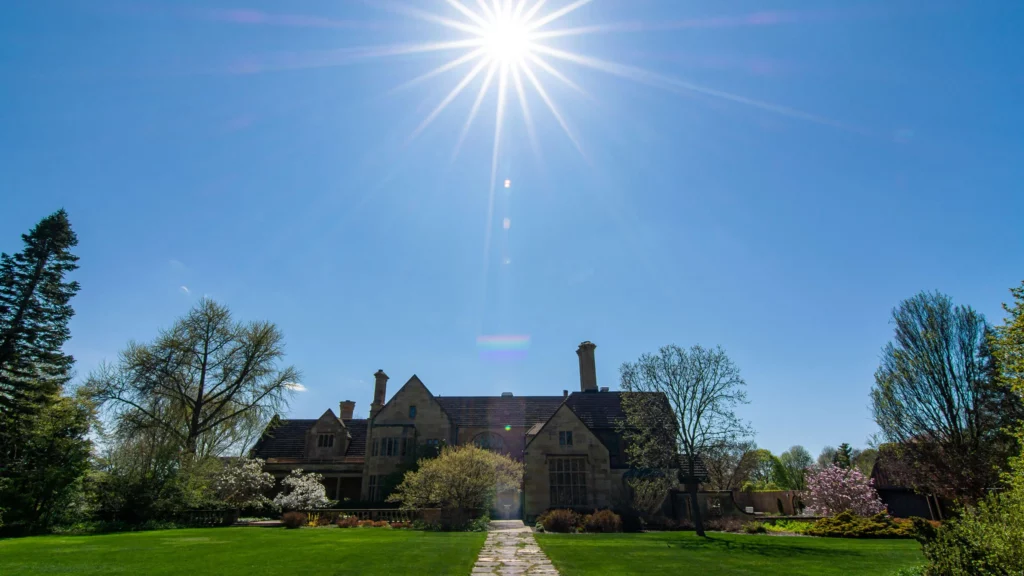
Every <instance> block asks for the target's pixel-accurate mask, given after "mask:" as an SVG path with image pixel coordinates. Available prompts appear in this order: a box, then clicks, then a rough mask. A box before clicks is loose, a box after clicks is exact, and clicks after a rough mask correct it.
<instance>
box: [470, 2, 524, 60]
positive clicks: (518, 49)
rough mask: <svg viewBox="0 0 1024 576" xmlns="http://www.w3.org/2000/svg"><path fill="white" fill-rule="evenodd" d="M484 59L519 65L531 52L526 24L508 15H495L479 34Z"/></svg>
mask: <svg viewBox="0 0 1024 576" xmlns="http://www.w3.org/2000/svg"><path fill="white" fill-rule="evenodd" d="M480 39H481V40H482V41H483V49H484V53H485V55H486V57H487V58H488V59H489V60H490V61H492V62H498V63H500V64H502V65H520V64H522V63H523V62H525V60H526V57H527V56H528V55H529V54H530V52H531V50H532V44H533V43H532V41H531V40H530V31H529V27H528V24H527V22H524V21H522V20H521V19H519V18H517V17H516V16H515V15H512V14H508V13H499V14H495V15H494V16H493V17H492V18H491V20H490V21H488V22H487V26H485V27H483V28H482V29H481V32H480Z"/></svg>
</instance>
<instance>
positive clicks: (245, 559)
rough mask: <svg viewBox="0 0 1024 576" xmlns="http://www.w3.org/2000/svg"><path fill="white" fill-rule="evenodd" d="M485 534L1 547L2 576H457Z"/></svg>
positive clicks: (276, 532) (268, 531)
mask: <svg viewBox="0 0 1024 576" xmlns="http://www.w3.org/2000/svg"><path fill="white" fill-rule="evenodd" d="M485 536H486V535H485V534H483V533H465V532H463V533H457V532H420V531H414V530H391V529H385V528H348V529H338V528H319V529H301V530H285V529H283V528H202V529H196V530H160V531H154V532H133V533H124V534H105V535H99V536H39V537H33V538H20V539H11V540H0V574H2V575H4V576H13V575H14V574H76V575H78V574H147V575H150V574H154V575H157V574H186V575H188V576H198V575H200V574H246V575H255V574H273V575H281V574H300V575H304V576H305V575H309V576H314V575H315V576H327V575H331V574H366V575H370V576H372V575H376V574H383V575H387V576H400V575H403V574H410V575H412V574H415V575H425V574H457V575H458V576H465V575H467V574H469V572H470V571H471V570H472V567H473V563H474V562H475V561H476V556H477V554H478V553H479V552H480V547H481V546H483V543H484V537H485Z"/></svg>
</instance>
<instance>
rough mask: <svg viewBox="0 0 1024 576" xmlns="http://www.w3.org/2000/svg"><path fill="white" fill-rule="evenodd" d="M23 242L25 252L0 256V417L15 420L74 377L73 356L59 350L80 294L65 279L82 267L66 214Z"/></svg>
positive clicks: (58, 214) (24, 237)
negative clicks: (72, 300) (76, 299)
mask: <svg viewBox="0 0 1024 576" xmlns="http://www.w3.org/2000/svg"><path fill="white" fill-rule="evenodd" d="M21 238H22V240H23V241H24V243H25V248H24V249H23V250H22V251H21V252H19V253H17V254H14V255H13V256H12V255H8V254H6V253H3V254H0V417H7V418H13V419H17V418H18V417H21V416H25V415H28V414H31V413H33V412H36V411H38V408H40V407H41V406H42V405H43V404H44V403H46V402H47V401H48V399H49V398H52V397H53V396H54V395H56V394H57V393H58V392H59V391H60V390H61V388H62V386H63V385H64V383H66V382H67V381H68V380H69V379H70V377H71V367H72V364H73V363H74V358H72V357H71V356H69V355H67V354H64V353H63V352H62V351H61V347H62V346H63V344H64V342H65V341H66V340H67V339H68V337H69V336H70V332H69V331H68V321H69V320H70V319H71V316H72V315H73V314H74V310H72V308H71V306H70V304H69V302H70V301H71V298H72V296H74V295H75V293H76V292H78V282H66V281H65V280H64V275H65V274H66V273H68V272H71V271H72V270H75V269H76V268H78V265H77V264H76V262H77V260H78V257H77V256H75V255H74V254H72V253H71V251H70V249H71V248H72V247H74V246H75V245H77V244H78V238H77V237H76V236H75V233H74V232H73V231H72V230H71V224H70V222H68V215H67V213H66V212H65V211H64V210H59V211H57V212H55V213H53V214H51V215H50V216H47V217H46V218H44V219H43V220H42V221H40V222H39V223H38V224H37V225H36V226H35V227H34V228H33V229H32V230H31V231H30V232H29V233H28V234H24V235H22V237H21Z"/></svg>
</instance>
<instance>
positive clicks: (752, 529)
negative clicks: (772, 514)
mask: <svg viewBox="0 0 1024 576" xmlns="http://www.w3.org/2000/svg"><path fill="white" fill-rule="evenodd" d="M743 531H744V532H746V533H747V534H767V533H768V529H767V528H765V526H764V522H757V521H754V522H747V523H746V524H744V525H743Z"/></svg>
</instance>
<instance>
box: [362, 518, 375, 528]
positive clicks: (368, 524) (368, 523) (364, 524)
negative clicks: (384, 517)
mask: <svg viewBox="0 0 1024 576" xmlns="http://www.w3.org/2000/svg"><path fill="white" fill-rule="evenodd" d="M359 527H360V528H373V520H360V521H359Z"/></svg>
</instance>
